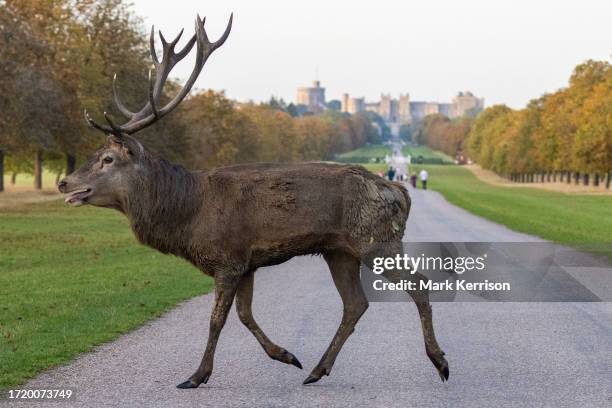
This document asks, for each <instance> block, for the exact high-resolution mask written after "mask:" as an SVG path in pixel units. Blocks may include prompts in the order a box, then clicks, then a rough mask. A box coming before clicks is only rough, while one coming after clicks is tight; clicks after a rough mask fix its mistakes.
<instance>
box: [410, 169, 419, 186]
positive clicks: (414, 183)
mask: <svg viewBox="0 0 612 408" xmlns="http://www.w3.org/2000/svg"><path fill="white" fill-rule="evenodd" d="M416 179H417V175H416V171H414V172H412V175H411V176H410V184H412V188H417V186H416Z"/></svg>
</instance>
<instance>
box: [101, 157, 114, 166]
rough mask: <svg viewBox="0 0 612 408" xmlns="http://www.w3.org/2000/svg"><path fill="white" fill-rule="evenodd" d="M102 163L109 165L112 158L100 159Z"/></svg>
mask: <svg viewBox="0 0 612 408" xmlns="http://www.w3.org/2000/svg"><path fill="white" fill-rule="evenodd" d="M102 162H103V163H104V164H111V163H112V162H113V158H112V157H110V156H106V157H105V158H103V159H102Z"/></svg>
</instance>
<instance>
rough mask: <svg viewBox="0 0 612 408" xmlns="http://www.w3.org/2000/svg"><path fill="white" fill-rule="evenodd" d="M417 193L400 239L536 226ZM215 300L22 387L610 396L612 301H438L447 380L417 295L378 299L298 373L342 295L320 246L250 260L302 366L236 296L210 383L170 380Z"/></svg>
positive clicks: (459, 403) (303, 403)
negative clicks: (336, 350)
mask: <svg viewBox="0 0 612 408" xmlns="http://www.w3.org/2000/svg"><path fill="white" fill-rule="evenodd" d="M412 197H413V210H412V213H411V216H410V220H409V223H408V227H407V229H406V239H407V240H412V241H416V240H423V241H470V240H472V241H534V240H537V238H534V237H530V236H527V235H524V234H519V233H516V232H513V231H510V230H508V229H507V228H505V227H503V226H500V225H497V224H494V223H492V222H489V221H486V220H483V219H481V218H478V217H476V216H473V215H471V214H469V213H467V212H465V211H463V210H461V209H458V208H456V207H454V206H452V205H450V204H449V203H448V202H446V201H445V200H444V198H443V197H442V196H440V195H439V194H438V193H435V192H431V191H420V190H419V191H412ZM211 304H212V296H211V295H205V296H200V297H197V298H195V299H192V300H190V301H187V302H185V303H183V304H181V305H179V306H178V307H177V308H176V309H174V310H173V311H171V312H170V313H168V314H166V315H165V316H163V317H162V318H160V319H158V320H155V321H153V322H151V323H149V324H147V325H145V326H144V327H142V328H140V329H138V330H136V331H134V332H132V333H130V334H127V335H125V336H122V337H120V338H119V339H117V340H116V341H114V342H112V343H109V344H107V345H104V346H102V347H99V348H98V349H97V350H96V351H95V352H93V353H89V354H85V355H83V356H81V357H79V358H78V359H77V360H76V361H74V362H72V363H70V364H68V365H66V366H64V367H60V368H57V369H53V370H50V371H48V372H46V373H43V374H42V375H40V376H38V377H37V378H36V379H34V380H32V381H30V382H29V383H28V384H27V387H33V388H45V387H53V388H58V387H72V388H74V389H76V399H75V400H74V401H73V402H72V403H66V404H61V406H64V407H66V406H82V407H98V406H109V407H119V406H131V407H195V406H205V407H226V406H228V407H240V406H244V407H321V406H326V407H332V406H333V407H358V406H367V407H407V406H414V407H446V406H448V407H451V406H452V407H491V406H494V407H496V408H499V407H506V406H529V407H534V406H551V407H552V406H555V407H610V406H612V303H484V302H483V303H435V304H434V305H433V312H434V325H435V329H436V333H437V337H438V341H439V343H440V345H441V347H442V349H443V350H444V351H445V352H446V357H447V359H448V361H449V365H450V380H449V381H448V382H446V383H442V382H441V381H440V378H439V377H438V374H437V373H436V371H435V369H434V367H433V366H432V365H431V363H430V362H429V360H428V359H427V357H426V356H425V352H424V347H423V340H422V335H421V329H420V323H419V319H418V317H417V313H416V309H415V307H414V305H413V304H411V303H373V304H371V306H370V308H369V309H368V311H367V312H366V314H365V315H364V317H363V318H362V320H361V321H360V322H359V324H358V325H357V329H356V331H355V333H354V334H353V335H352V336H351V338H349V340H348V341H347V343H346V345H345V346H344V348H343V350H342V351H341V353H340V355H339V357H338V359H337V361H336V364H335V365H334V368H333V371H332V373H331V375H330V376H329V377H324V378H323V379H322V380H321V381H319V382H318V383H316V384H313V385H310V386H303V385H302V381H303V380H304V379H305V378H306V377H307V376H308V374H309V372H310V370H311V369H312V368H313V367H314V366H315V365H316V363H317V362H318V361H319V358H320V357H321V355H322V353H323V351H324V350H325V349H326V347H327V345H328V343H329V341H330V339H331V338H332V336H333V334H334V332H335V330H336V328H337V325H338V323H339V320H340V316H341V310H342V306H341V302H340V299H339V296H338V294H337V292H336V290H335V289H334V287H333V284H332V281H331V277H330V274H329V272H328V270H327V267H326V264H325V263H324V262H323V260H322V259H321V258H319V257H301V258H296V259H293V260H291V261H289V262H287V263H285V264H283V265H279V266H275V267H270V268H265V269H262V270H260V271H258V272H257V274H256V282H255V300H254V314H255V318H256V319H257V320H258V322H259V323H260V326H262V328H263V329H264V331H265V332H266V333H267V334H268V335H269V337H270V338H271V339H273V340H274V341H275V342H277V343H278V344H279V345H281V346H283V347H285V348H286V349H288V350H289V351H291V352H293V353H294V354H295V355H296V356H297V357H298V358H299V359H300V361H301V362H302V364H303V365H304V370H299V369H297V368H296V367H293V366H289V365H285V364H282V363H279V362H276V361H273V360H271V359H269V358H268V357H267V356H266V355H265V353H264V352H263V350H262V349H261V348H260V346H259V344H258V343H257V341H256V340H255V338H254V337H253V336H252V335H251V334H250V333H249V331H248V330H247V329H246V328H245V327H243V326H242V324H241V323H240V322H239V320H238V318H237V316H236V313H235V311H234V310H232V313H231V314H230V316H229V318H228V322H227V325H226V326H225V328H224V330H223V332H222V334H221V338H220V341H219V346H218V348H217V353H216V359H215V370H214V373H213V375H212V377H211V379H210V381H209V383H208V384H207V385H202V386H200V388H198V389H195V390H178V389H176V388H175V385H176V384H178V383H180V382H182V381H184V380H185V379H187V377H189V375H191V374H192V372H193V371H194V370H195V368H196V367H197V365H198V364H199V361H200V358H201V356H202V352H203V349H204V346H205V342H206V338H207V332H208V318H209V315H210V311H211ZM0 405H1V403H0Z"/></svg>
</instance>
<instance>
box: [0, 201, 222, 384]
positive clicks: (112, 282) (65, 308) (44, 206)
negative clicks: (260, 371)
mask: <svg viewBox="0 0 612 408" xmlns="http://www.w3.org/2000/svg"><path fill="white" fill-rule="evenodd" d="M211 288H212V280H211V279H210V278H207V277H206V276H203V275H202V273H201V272H199V271H198V270H196V269H195V268H194V267H192V266H191V265H189V264H188V263H186V262H184V261H182V260H180V259H178V258H175V257H171V256H167V255H162V254H160V253H158V252H156V251H154V250H152V249H149V248H146V247H144V246H141V245H139V244H138V243H137V242H136V240H135V238H134V237H133V236H132V233H131V231H130V229H129V226H128V223H127V221H126V220H125V218H124V217H123V216H122V215H121V214H119V213H116V212H114V211H111V210H104V209H96V208H93V207H84V208H80V209H71V208H67V207H66V206H65V205H64V204H63V203H61V202H59V201H53V202H47V203H38V204H32V205H24V206H21V207H15V208H11V209H0V299H2V302H1V304H0V388H7V387H10V386H15V385H18V384H21V383H23V382H24V381H25V380H27V379H28V378H31V377H33V376H34V375H36V374H37V373H39V372H40V371H42V370H44V369H46V368H48V367H52V366H56V365H59V364H62V363H65V362H67V361H69V360H70V359H72V358H74V357H75V356H76V355H77V354H78V353H82V352H86V351H90V350H91V349H92V348H93V347H94V346H96V345H99V344H101V343H104V342H107V341H109V340H112V339H113V338H116V337H117V336H119V335H120V334H123V333H126V332H128V331H129V330H131V329H133V328H135V327H138V326H140V325H142V324H143V323H144V322H146V321H147V320H149V319H152V318H154V317H157V316H159V315H160V314H162V313H163V312H164V311H167V310H169V309H170V308H172V307H173V306H175V305H176V304H177V303H179V302H181V301H183V300H186V299H189V298H191V297H193V296H196V295H200V294H203V293H206V292H208V291H209V290H210V289H211Z"/></svg>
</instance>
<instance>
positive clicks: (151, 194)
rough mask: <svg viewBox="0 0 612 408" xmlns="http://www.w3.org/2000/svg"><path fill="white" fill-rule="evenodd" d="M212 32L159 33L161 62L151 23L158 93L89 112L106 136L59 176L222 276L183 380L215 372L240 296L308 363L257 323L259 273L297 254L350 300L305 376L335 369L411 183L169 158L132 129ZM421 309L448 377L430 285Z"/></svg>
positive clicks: (345, 172)
mask: <svg viewBox="0 0 612 408" xmlns="http://www.w3.org/2000/svg"><path fill="white" fill-rule="evenodd" d="M230 28H231V19H230V23H229V24H228V27H227V29H226V30H225V33H224V34H223V35H222V37H221V39H220V40H218V41H217V42H214V43H211V42H209V41H208V37H207V35H206V32H205V31H204V23H203V22H202V21H201V20H200V18H199V17H198V19H197V20H196V34H195V35H194V36H193V37H192V38H191V39H190V40H189V41H188V43H187V45H186V46H185V47H184V48H183V49H182V50H181V51H179V52H175V51H174V47H175V45H176V43H177V42H178V40H179V38H180V34H179V36H178V37H177V38H176V39H174V40H173V41H171V42H167V41H166V40H165V39H164V38H163V37H162V36H161V33H160V37H161V38H162V44H163V51H164V52H163V59H162V61H161V62H159V61H158V59H157V55H156V53H155V49H154V44H153V31H152V32H151V55H152V58H153V61H154V65H155V69H156V76H155V81H154V80H153V77H150V81H149V101H148V102H147V104H146V105H145V106H144V108H143V109H142V110H141V111H139V112H136V113H134V112H131V111H130V110H129V109H127V108H126V107H125V106H124V105H123V104H122V103H121V102H120V100H119V98H118V95H117V90H116V88H115V86H113V91H114V96H115V102H116V105H117V108H118V110H119V111H120V112H121V113H122V114H124V115H125V116H127V117H128V118H129V121H128V122H127V123H125V124H123V125H121V126H117V125H115V124H114V122H113V121H112V120H111V119H110V117H109V116H108V115H107V114H106V113H105V114H104V117H105V118H106V120H107V122H108V126H106V125H99V124H97V123H96V122H94V121H93V119H92V118H91V117H90V116H89V115H88V114H87V113H86V115H85V117H86V120H87V121H88V122H89V124H90V125H91V126H93V127H95V128H97V129H99V130H102V131H104V132H105V133H106V134H108V138H107V142H106V144H105V146H104V147H103V148H101V149H100V150H98V151H97V152H96V153H95V154H94V155H93V156H92V157H91V158H90V160H89V161H88V162H87V163H85V164H84V165H83V166H81V167H80V168H79V169H78V170H77V171H76V172H75V173H73V174H71V175H68V176H67V177H65V178H64V179H63V180H62V181H60V182H59V183H58V188H59V190H60V191H61V192H63V193H67V194H70V195H69V196H67V198H66V202H67V203H68V204H69V205H72V206H80V205H84V204H90V205H94V206H99V207H106V208H112V209H116V210H119V211H121V212H122V213H124V214H125V215H126V216H127V217H128V219H129V221H130V225H131V228H132V230H133V231H134V234H135V236H136V238H137V239H138V240H139V241H140V242H141V243H143V244H145V245H148V246H150V247H153V248H155V249H157V250H159V251H161V252H163V253H169V254H174V255H176V256H179V257H182V258H185V259H187V260H188V261H190V262H191V263H192V264H194V265H195V266H196V267H198V268H199V269H200V270H202V271H203V272H204V273H206V274H208V275H210V276H212V277H214V281H215V304H214V308H213V311H212V314H211V318H210V329H209V335H208V340H207V342H206V350H205V352H204V356H203V358H202V361H201V363H200V365H199V367H198V369H197V370H196V372H195V373H194V374H193V375H192V376H191V377H190V378H189V379H188V380H187V381H185V382H183V383H181V384H179V385H178V387H179V388H195V387H198V386H199V385H200V384H201V383H206V382H207V381H208V379H209V377H210V375H211V374H212V369H213V359H214V353H215V348H216V345H217V340H218V338H219V334H220V332H221V329H222V328H223V326H224V324H225V320H226V318H227V315H228V313H229V310H230V308H231V306H232V304H233V303H234V300H235V301H236V310H237V312H238V317H239V318H240V320H241V322H242V323H244V325H245V326H246V327H247V328H248V329H249V330H250V331H251V333H252V334H253V335H254V336H255V338H256V339H257V341H258V342H259V343H260V344H261V346H262V347H263V349H264V351H265V352H266V353H267V354H268V355H269V356H270V357H271V358H273V359H275V360H278V361H281V362H284V363H287V364H292V365H294V366H296V367H298V368H302V365H301V364H300V362H299V361H298V359H297V358H296V357H295V356H294V355H293V354H292V353H290V352H289V351H287V350H286V349H284V348H282V347H280V346H278V345H276V344H275V343H274V342H272V341H271V340H270V339H269V338H268V337H267V336H266V334H265V333H264V332H263V330H262V329H261V328H260V327H259V326H258V324H257V322H256V321H255V319H254V317H253V314H252V310H251V303H252V298H253V284H254V273H255V271H256V270H257V269H258V268H260V267H264V266H269V265H276V264H279V263H282V262H285V261H287V260H289V259H291V258H292V257H294V256H299V255H307V254H319V255H322V256H323V258H324V259H325V261H326V262H327V264H328V265H329V269H330V271H331V274H332V278H333V281H334V284H335V286H336V288H337V289H338V293H339V294H340V297H341V299H342V303H343V306H344V307H343V314H342V321H341V323H340V325H339V327H338V330H337V332H336V334H335V335H334V338H333V339H332V341H331V343H330V345H329V347H328V349H327V350H326V352H325V354H324V355H323V357H322V358H321V361H320V362H319V364H317V366H316V367H315V368H314V369H313V370H312V372H311V374H310V375H309V376H308V378H306V380H305V381H304V384H309V383H312V382H315V381H318V380H319V379H320V378H321V377H322V376H323V375H329V373H330V372H331V368H332V366H333V364H334V362H335V359H336V356H337V355H338V353H339V351H340V349H341V348H342V345H343V344H344V342H345V341H346V340H347V338H348V337H349V335H350V334H351V333H352V332H353V331H354V329H355V325H356V324H357V322H358V320H359V318H360V317H361V315H362V314H363V313H364V312H365V310H366V309H367V307H368V301H367V299H366V297H365V294H364V292H363V289H362V287H361V282H360V279H359V274H360V271H359V267H360V263H361V261H362V258H363V257H364V255H365V254H366V253H367V250H368V249H369V248H370V246H371V245H372V244H373V243H398V242H400V241H401V239H402V236H403V232H404V228H405V226H406V220H407V218H408V214H409V211H410V198H409V196H408V193H407V191H406V190H405V188H404V187H403V186H401V185H400V184H397V183H393V182H390V181H386V180H384V179H382V178H380V177H378V176H375V175H373V174H371V173H369V172H368V171H367V170H365V169H364V168H363V167H360V166H352V165H341V164H334V163H325V162H314V163H287V164H272V163H260V164H244V165H237V166H231V167H223V168H218V169H214V170H211V171H207V172H190V171H188V170H186V169H185V168H183V167H181V166H177V165H173V164H171V163H168V162H167V161H165V160H164V159H162V158H160V157H157V156H156V155H154V154H152V153H151V152H150V151H149V150H147V149H146V148H145V147H144V146H143V145H142V144H141V143H140V142H138V140H136V139H135V138H133V137H131V136H130V135H131V134H132V133H134V132H136V131H138V130H140V129H142V128H144V127H146V126H149V125H150V124H152V123H154V122H155V121H157V120H159V119H160V118H161V117H163V116H164V115H166V114H168V113H169V112H170V111H171V110H172V109H174V108H175V107H176V106H177V105H178V104H179V103H180V102H181V100H182V99H183V98H184V97H185V96H186V95H187V93H188V92H189V89H190V88H191V86H192V85H193V83H194V81H195V79H196V78H197V76H198V74H199V73H200V71H201V70H202V67H203V65H204V63H205V62H206V60H207V59H208V57H209V56H210V54H211V53H212V52H213V51H214V50H215V49H217V48H218V47H220V46H221V45H222V44H223V42H224V41H225V39H226V38H227V36H228V35H229V31H230ZM194 45H197V56H196V65H195V68H194V71H193V73H192V75H191V76H190V77H189V79H188V80H187V83H186V85H185V87H184V88H183V89H182V90H181V91H180V92H179V94H178V95H177V96H176V97H175V98H174V99H172V100H171V102H170V103H168V105H166V106H164V107H159V106H158V104H159V101H160V94H161V90H162V88H163V86H164V82H165V80H166V78H167V77H168V74H169V72H170V70H171V69H172V67H173V66H174V65H175V64H176V63H177V62H178V61H180V60H181V59H182V58H184V57H185V55H187V53H188V52H189V50H190V49H191V48H192V47H193V46H194ZM410 294H411V296H412V297H413V299H414V300H415V303H416V306H417V310H418V312H419V315H420V318H421V324H422V329H423V335H424V340H425V349H426V353H427V356H428V357H429V358H430V360H431V361H432V363H433V364H434V366H435V367H436V369H437V370H438V373H439V375H440V377H441V378H442V380H443V381H444V380H446V379H448V363H447V362H446V360H445V359H444V353H443V352H442V350H440V348H439V346H438V344H437V342H436V339H435V335H434V331H433V324H432V318H431V307H430V305H429V300H428V298H427V293H426V292H425V293H416V294H415V293H410Z"/></svg>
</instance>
